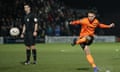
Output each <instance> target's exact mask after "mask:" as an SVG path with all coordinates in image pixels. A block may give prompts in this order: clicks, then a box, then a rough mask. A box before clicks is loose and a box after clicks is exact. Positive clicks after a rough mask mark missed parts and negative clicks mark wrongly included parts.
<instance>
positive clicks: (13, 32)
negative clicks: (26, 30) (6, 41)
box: [10, 27, 20, 36]
mask: <svg viewBox="0 0 120 72" xmlns="http://www.w3.org/2000/svg"><path fill="white" fill-rule="evenodd" d="M19 34H20V30H19V29H18V28H17V27H13V28H11V29H10V35H11V36H18V35H19Z"/></svg>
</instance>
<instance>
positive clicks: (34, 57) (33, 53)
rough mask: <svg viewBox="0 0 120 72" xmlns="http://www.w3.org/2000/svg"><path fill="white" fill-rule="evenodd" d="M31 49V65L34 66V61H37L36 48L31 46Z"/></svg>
mask: <svg viewBox="0 0 120 72" xmlns="http://www.w3.org/2000/svg"><path fill="white" fill-rule="evenodd" d="M31 48H32V55H33V60H34V62H33V64H36V60H37V57H36V56H37V52H36V48H35V46H34V45H32V46H31Z"/></svg>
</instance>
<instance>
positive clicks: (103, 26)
mask: <svg viewBox="0 0 120 72" xmlns="http://www.w3.org/2000/svg"><path fill="white" fill-rule="evenodd" d="M99 27H100V28H110V26H109V25H105V24H99Z"/></svg>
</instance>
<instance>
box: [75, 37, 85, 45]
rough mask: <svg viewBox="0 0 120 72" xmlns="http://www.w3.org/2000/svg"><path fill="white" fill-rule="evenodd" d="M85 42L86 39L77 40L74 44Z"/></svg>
mask: <svg viewBox="0 0 120 72" xmlns="http://www.w3.org/2000/svg"><path fill="white" fill-rule="evenodd" d="M85 41H86V38H81V39H79V40H77V41H76V44H80V43H83V42H85Z"/></svg>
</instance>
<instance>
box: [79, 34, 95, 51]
mask: <svg viewBox="0 0 120 72" xmlns="http://www.w3.org/2000/svg"><path fill="white" fill-rule="evenodd" d="M86 38H87V42H84V43H82V44H80V46H81V48H82V49H84V48H85V46H86V45H91V44H92V43H93V40H94V37H93V36H87V37H86Z"/></svg>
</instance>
